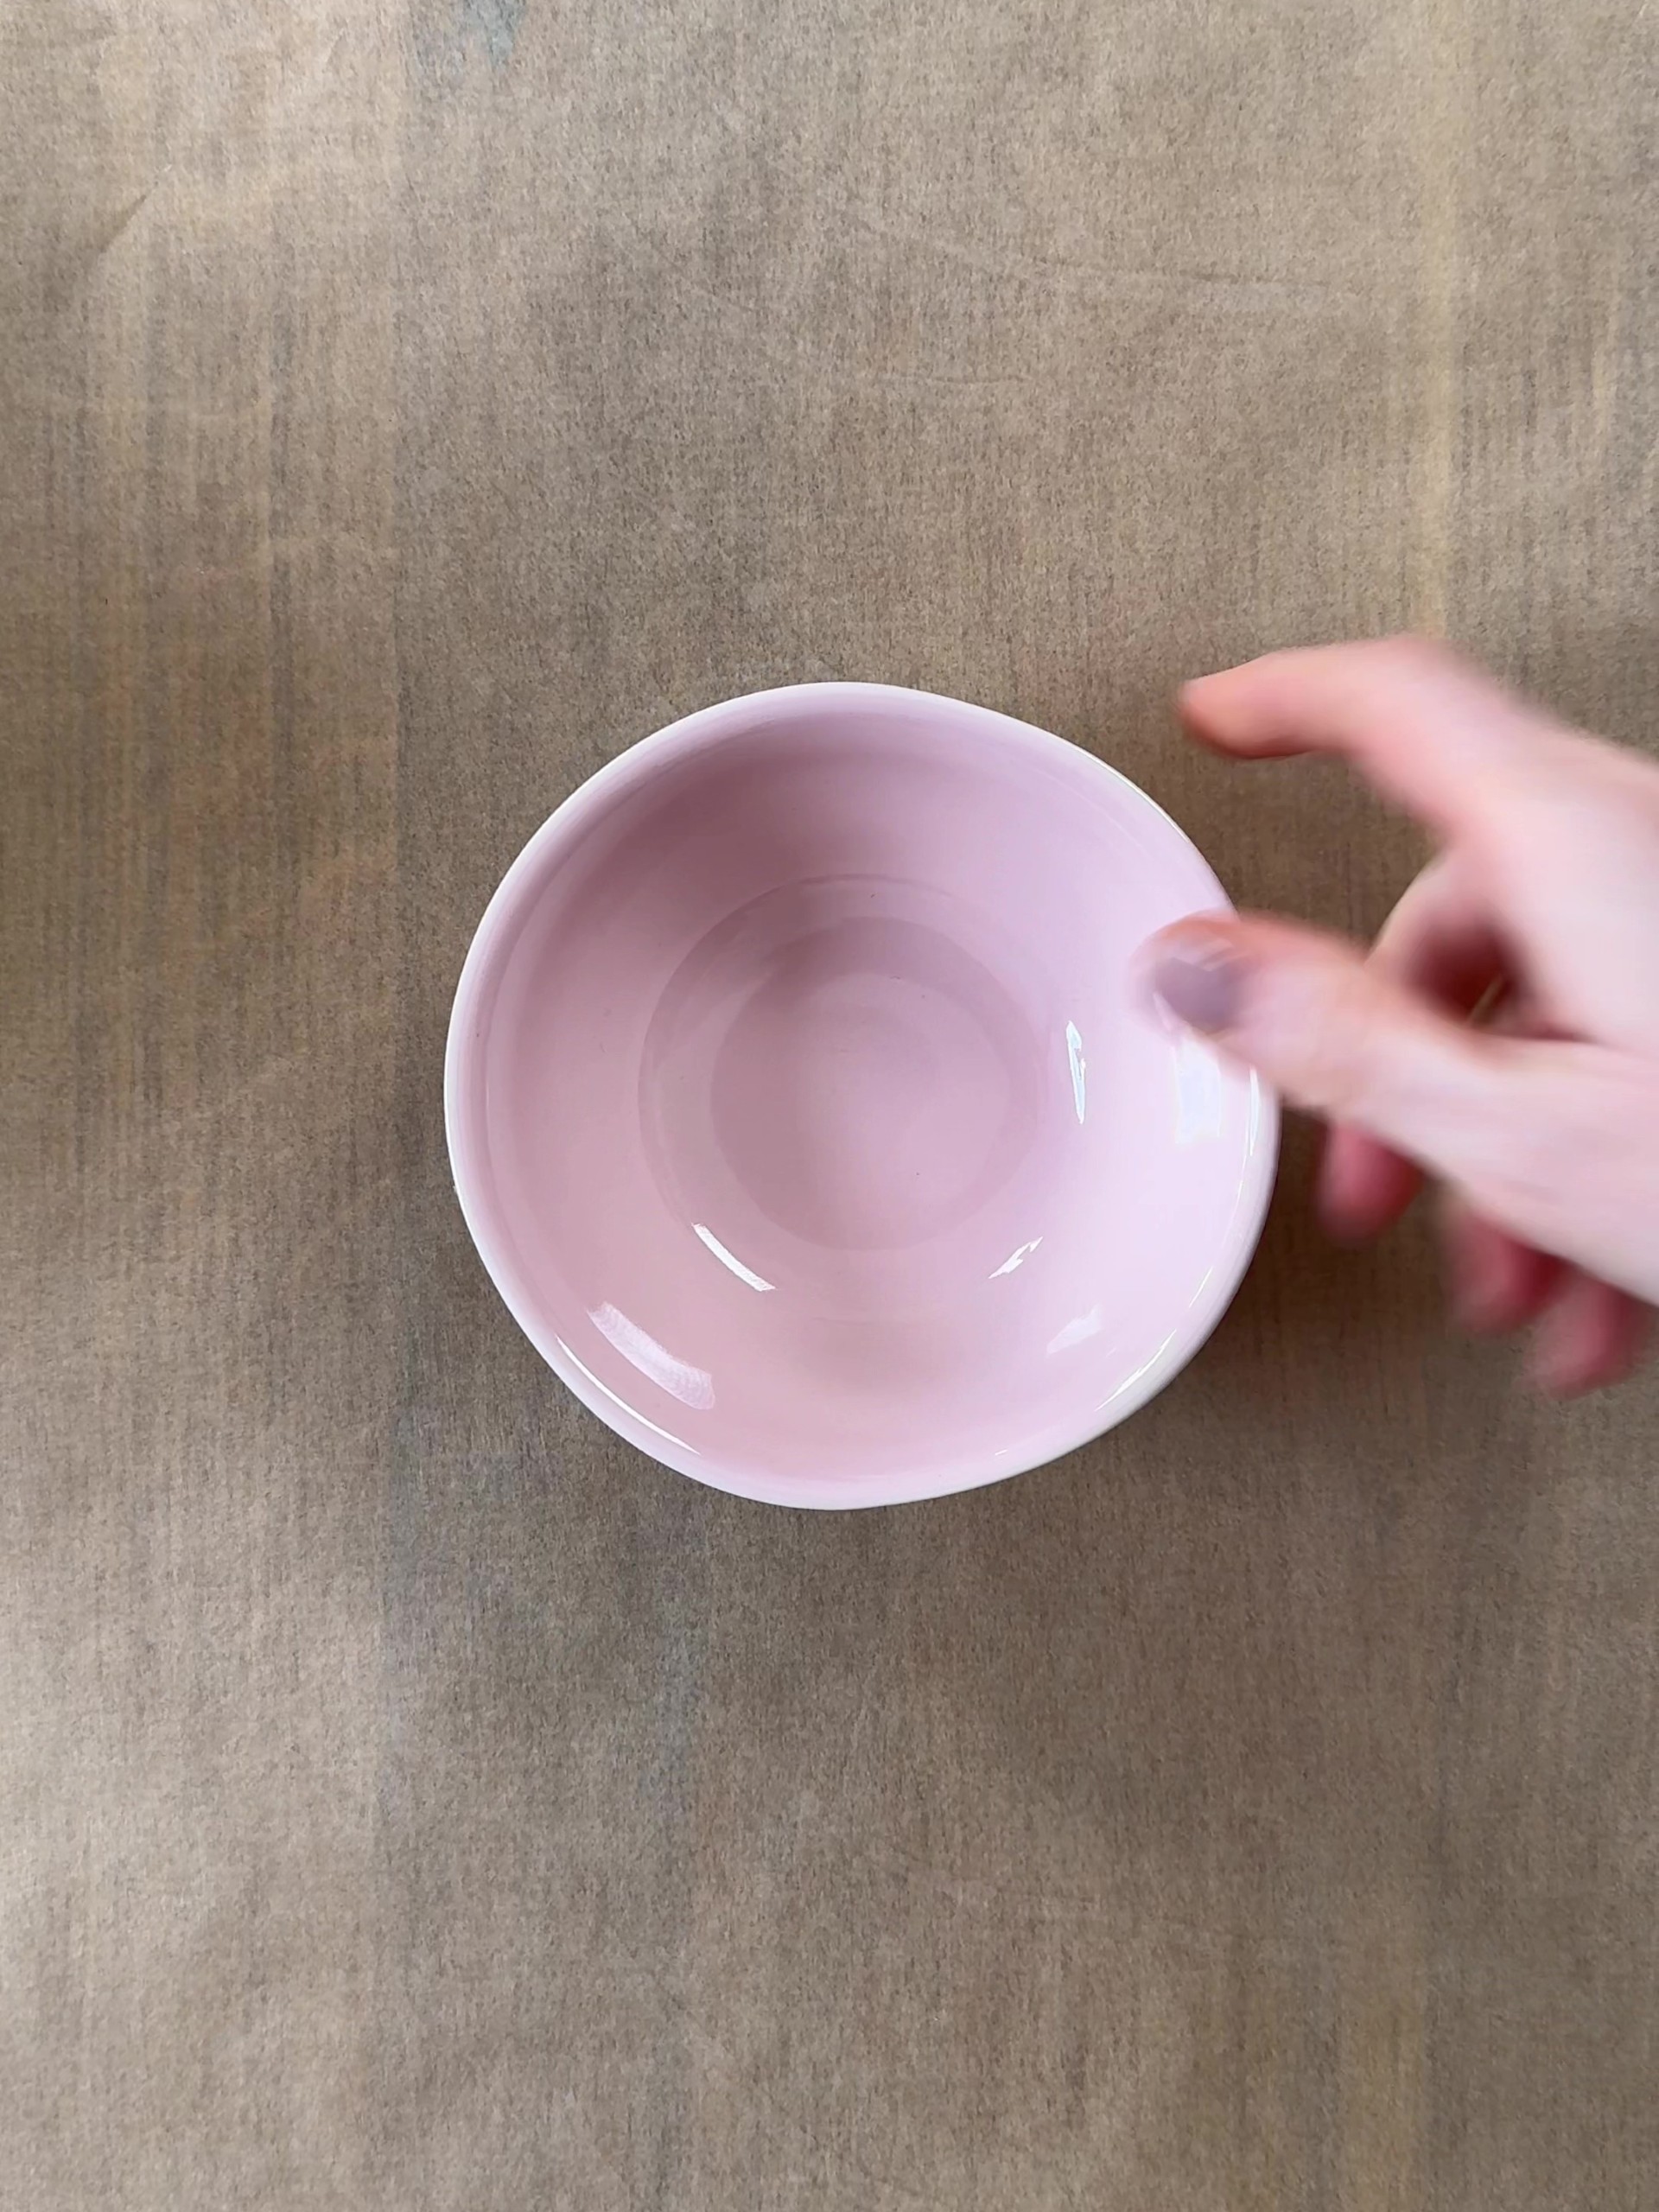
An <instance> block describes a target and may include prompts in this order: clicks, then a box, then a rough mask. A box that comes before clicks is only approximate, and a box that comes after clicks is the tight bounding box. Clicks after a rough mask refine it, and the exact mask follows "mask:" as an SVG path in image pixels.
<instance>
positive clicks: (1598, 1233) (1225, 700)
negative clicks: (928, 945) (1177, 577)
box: [1148, 639, 1659, 1395]
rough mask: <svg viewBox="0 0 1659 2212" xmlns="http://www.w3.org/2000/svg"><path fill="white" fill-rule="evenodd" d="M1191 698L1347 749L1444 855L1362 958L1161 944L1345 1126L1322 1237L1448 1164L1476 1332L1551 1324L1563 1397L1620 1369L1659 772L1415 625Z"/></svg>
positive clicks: (1197, 720) (1188, 1015) (1612, 1377)
mask: <svg viewBox="0 0 1659 2212" xmlns="http://www.w3.org/2000/svg"><path fill="white" fill-rule="evenodd" d="M1180 707H1181V713H1182V716H1183V718H1184V720H1185V722H1186V724H1187V726H1188V728H1190V729H1191V730H1192V733H1193V734H1195V735H1196V736H1197V737H1198V738H1200V739H1201V740H1202V741H1205V743H1206V744H1209V745H1211V746H1214V747H1216V748H1217V750H1218V751H1221V752H1224V753H1231V754H1235V755H1236V756H1238V757H1240V758H1243V759H1251V760H1260V759H1265V758H1268V757H1269V756H1273V755H1278V754H1284V753H1307V752H1318V753H1338V754H1340V755H1342V756H1343V758H1344V759H1345V760H1348V761H1350V762H1351V764H1352V765H1353V766H1354V767H1356V768H1357V769H1358V771H1359V772H1360V773H1361V774H1362V775H1363V776H1364V777H1365V778H1366V779H1368V780H1369V781H1370V783H1372V784H1373V785H1375V786H1376V789H1377V790H1378V791H1381V792H1382V793H1383V795H1384V796H1385V797H1387V798H1390V799H1393V800H1395V801H1396V802H1397V803H1398V804H1401V805H1402V806H1403V807H1405V808H1406V809H1408V810H1409V811H1410V812H1411V813H1413V814H1414V815H1415V816H1417V817H1418V818H1419V819H1420V820H1421V821H1422V822H1423V823H1425V824H1426V825H1427V827H1428V829H1430V830H1431V831H1432V832H1433V835H1434V836H1435V838H1436V841H1437V842H1438V843H1439V846H1440V852H1439V855H1438V857H1436V858H1435V859H1434V860H1433V861H1430V863H1429V864H1428V866H1427V868H1424V870H1423V872H1422V873H1421V875H1419V876H1418V877H1417V879H1416V880H1415V881H1414V883H1413V884H1412V885H1411V887H1410V888H1409V889H1408V891H1407V892H1406V893H1405V895H1404V897H1403V898H1402V899H1401V900H1400V903H1399V904H1398V906H1395V910H1394V912H1393V913H1392V914H1391V915H1390V916H1389V919H1388V921H1387V923H1386V924H1385V925H1384V926H1383V930H1382V932H1381V934H1380V935H1379V936H1378V938H1377V940H1376V944H1375V945H1374V946H1373V947H1372V949H1371V951H1370V955H1369V957H1368V956H1366V955H1363V954H1362V953H1361V952H1360V951H1359V950H1358V949H1357V947H1356V946H1353V945H1351V944H1347V943H1345V942H1344V941H1343V940H1342V939H1340V938H1331V937H1327V936H1325V935H1323V934H1321V933H1319V932H1318V931H1313V930H1308V929H1304V928H1301V927H1300V926H1298V925H1294V924H1291V923H1287V922H1283V921H1279V920H1274V919H1270V918H1262V917H1257V916H1254V915H1241V916H1239V917H1237V918H1232V917H1223V916H1220V915H1201V916H1194V917H1193V918H1192V919H1191V920H1189V921H1185V922H1182V923H1179V924H1178V925H1176V926H1175V927H1174V928H1173V929H1171V930H1167V931H1163V932H1161V933H1160V936H1159V937H1157V938H1154V940H1153V943H1152V945H1151V947H1150V948H1149V953H1148V957H1149V960H1150V963H1151V965H1150V970H1149V973H1150V979H1151V982H1152V984H1153V987H1154V989H1155V990H1156V991H1157V993H1158V995H1159V996H1160V998H1161V999H1162V1000H1163V1001H1164V1003H1165V1004H1166V1006H1167V1007H1169V1008H1170V1010H1171V1011H1172V1012H1173V1014H1176V1015H1177V1016H1178V1017H1179V1019H1181V1020H1185V1021H1186V1022H1187V1023H1189V1024H1190V1025H1191V1026H1192V1027H1194V1028H1197V1029H1199V1030H1201V1031H1203V1032H1204V1033H1206V1034H1207V1035H1209V1036H1211V1037H1212V1038H1213V1039H1215V1041H1216V1042H1217V1044H1218V1045H1219V1046H1222V1048H1223V1049H1224V1051H1226V1052H1229V1053H1231V1054H1233V1055H1235V1056H1236V1057H1237V1058H1240V1059H1243V1060H1247V1061H1249V1063H1250V1064H1251V1065H1254V1066H1255V1067H1257V1068H1259V1069H1260V1070H1261V1071H1262V1074H1263V1075H1264V1076H1265V1077H1267V1078H1268V1081H1269V1082H1271V1083H1273V1084H1276V1085H1277V1086H1278V1088H1279V1089H1280V1090H1282V1091H1283V1093H1284V1095H1285V1096H1286V1097H1287V1100H1288V1101H1289V1102H1290V1103H1292V1104H1293V1105H1295V1106H1300V1107H1303V1108H1305V1109H1307V1110H1308V1111H1310V1112H1312V1113H1314V1114H1318V1115H1319V1116H1323V1117H1324V1118H1325V1120H1326V1121H1327V1122H1330V1124H1331V1135H1330V1138H1329V1141H1328V1144H1327V1147H1326V1150H1325V1160H1324V1163H1323V1168H1322V1173H1321V1186H1320V1201H1321V1208H1322V1211H1323V1212H1324V1214H1325V1217H1326V1219H1327V1221H1328V1222H1329V1224H1331V1226H1332V1228H1333V1229H1334V1230H1337V1231H1338V1233H1339V1234H1342V1235H1344V1236H1370V1235H1372V1234H1374V1233H1375V1232H1376V1231H1377V1230H1381V1229H1383V1228H1384V1227H1386V1226H1387V1225H1388V1224H1389V1223H1390V1222H1392V1221H1393V1220H1395V1218H1396V1217H1398V1216H1399V1215H1400V1214H1401V1213H1402V1212H1403V1211H1404V1210H1405V1208H1406V1207H1407V1205H1408V1204H1409V1203H1410V1201H1411V1198H1412V1197H1413V1195H1414V1192H1415V1191H1416V1189H1417V1187H1418V1185H1419V1184H1420V1182H1421V1179H1422V1177H1423V1174H1424V1173H1428V1174H1430V1175H1433V1176H1434V1177H1436V1178H1438V1179H1440V1181H1441V1182H1442V1183H1443V1184H1444V1185H1445V1186H1446V1187H1445V1199H1444V1215H1443V1224H1442V1227H1443V1236H1444V1243H1445V1247H1446V1261H1447V1268H1448V1273H1449V1277H1450V1282H1451V1294H1452V1305H1453V1309H1454V1312H1455V1313H1457V1315H1458V1317H1459V1319H1461V1320H1462V1321H1463V1322H1464V1324H1465V1325H1467V1326H1469V1327H1471V1328H1476V1329H1481V1330H1502V1329H1512V1328H1516V1327H1519V1326H1521V1325H1523V1324H1525V1323H1528V1322H1536V1323H1537V1330H1536V1334H1535V1343H1534V1349H1533V1355H1532V1366H1533V1371H1534V1373H1535V1376H1536V1377H1537V1379H1538V1381H1539V1382H1540V1383H1541V1384H1542V1385H1543V1387H1544V1388H1545V1389H1549V1390H1552V1391H1554V1392H1557V1393H1560V1394H1563V1395H1564V1394H1567V1393H1570V1392H1573V1391H1578V1390H1586V1389H1595V1388H1597V1387H1598V1386H1599V1385H1600V1384H1602V1383H1611V1382H1615V1381H1618V1379H1619V1378H1620V1377H1622V1376H1624V1375H1625V1374H1626V1373H1628V1372H1629V1370H1630V1369H1631V1368H1632V1367H1633V1366H1634V1365H1635V1364H1636V1363H1637V1359H1638V1357H1639V1356H1640V1353H1641V1351H1642V1346H1643V1338H1644V1335H1645V1324H1646V1321H1647V1319H1648V1307H1647V1304H1646V1302H1645V1301H1648V1300H1659V766H1655V765H1654V764H1653V763H1651V762H1649V761H1648V760H1643V758H1642V757H1641V756H1639V755H1638V754H1635V753H1627V752H1624V751H1621V750H1620V749H1619V748H1618V747H1616V746H1612V745H1608V744H1605V743H1604V742H1603V741H1600V740H1599V739H1597V738H1593V737H1587V736H1586V735H1584V734H1582V733H1581V732H1580V731H1576V730H1573V729H1571V728H1567V727H1566V726H1565V725H1564V724H1562V723H1560V722H1558V721H1555V720H1554V718H1553V717H1552V716H1551V715H1548V713H1547V712H1546V711H1545V710H1544V709H1542V708H1541V707H1536V706H1534V705H1532V704H1530V703H1529V702H1526V701H1524V700H1522V699H1518V698H1516V697H1515V696H1512V695H1511V694H1510V693H1508V692H1506V691H1504V690H1502V689H1500V687H1499V686H1498V685H1497V683H1495V682H1494V681H1493V680H1492V679H1491V677H1489V676H1487V675H1485V674H1484V672H1483V671H1480V670H1478V669H1477V668H1475V667H1473V666H1471V664H1468V663H1466V662H1465V661H1463V660H1461V659H1459V658H1458V657H1457V656H1456V655H1455V654H1453V653H1452V652H1448V651H1446V649H1445V648H1443V647H1441V646H1438V645H1429V644H1427V643H1424V642H1422V641H1420V640H1417V639H1393V640H1389V641H1387V642H1383V643H1377V644H1368V645H1332V646H1323V647H1317V648H1314V649H1313V650H1310V651H1306V652H1282V653H1270V654H1268V656H1267V657H1266V658H1264V659H1262V660H1256V661H1251V662H1249V663H1248V664H1246V665H1245V666H1243V667H1242V668H1235V669H1230V670H1228V671H1226V672H1225V673H1224V674H1222V675H1219V676H1210V677H1203V678H1202V679H1201V680H1200V681H1198V683H1189V684H1188V685H1187V686H1186V687H1185V690H1183V692H1182V694H1181V700H1180ZM1471 1016H1472V1017H1473V1020H1472V1021H1471Z"/></svg>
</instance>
